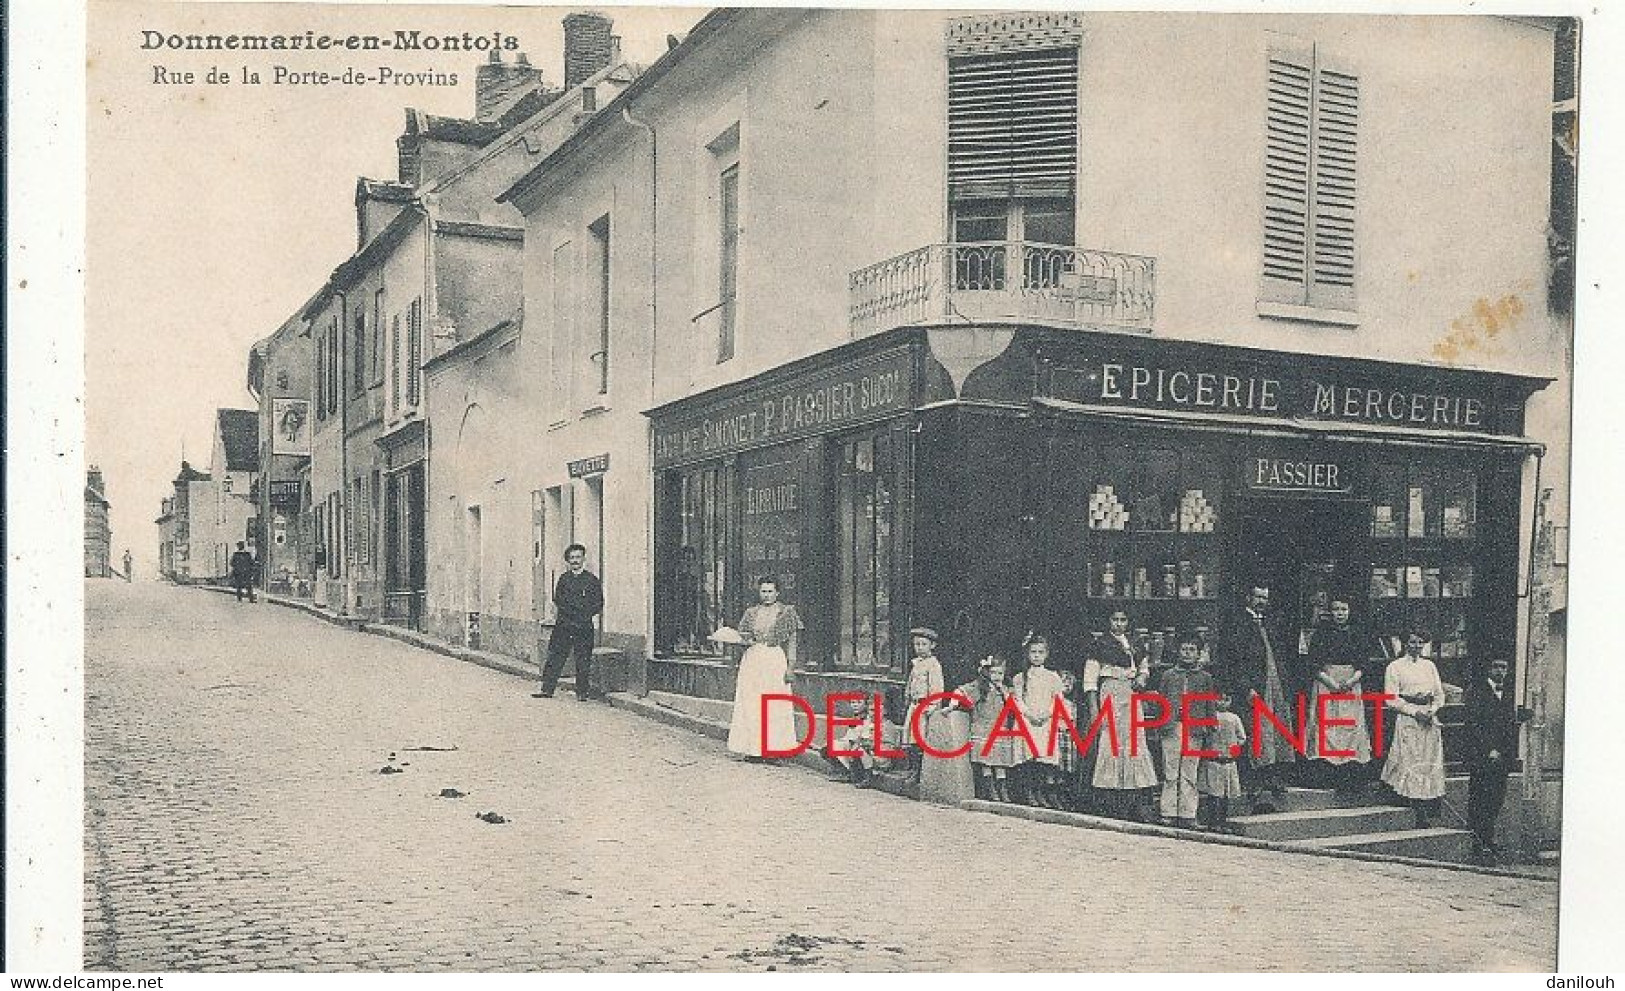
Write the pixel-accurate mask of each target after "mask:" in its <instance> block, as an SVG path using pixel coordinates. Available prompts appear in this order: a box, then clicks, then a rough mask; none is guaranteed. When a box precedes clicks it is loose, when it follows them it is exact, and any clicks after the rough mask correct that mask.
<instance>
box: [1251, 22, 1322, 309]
mask: <svg viewBox="0 0 1625 991" xmlns="http://www.w3.org/2000/svg"><path fill="white" fill-rule="evenodd" d="M1314 64H1315V58H1314V48H1313V47H1312V46H1311V45H1309V44H1307V43H1304V44H1293V43H1292V42H1290V41H1288V40H1286V39H1282V40H1281V41H1277V42H1272V43H1271V44H1270V50H1269V88H1268V97H1267V110H1266V114H1265V141H1264V278H1263V284H1262V285H1261V286H1260V288H1259V295H1260V297H1261V298H1262V299H1265V300H1270V301H1273V302H1281V303H1296V304H1302V303H1303V302H1304V287H1305V286H1306V285H1307V283H1308V278H1309V230H1308V227H1309V224H1308V218H1309V170H1310V154H1309V148H1310V135H1311V133H1312V131H1313V125H1312V119H1313V112H1314V111H1313V107H1314V84H1313V80H1314Z"/></svg>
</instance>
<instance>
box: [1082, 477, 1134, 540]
mask: <svg viewBox="0 0 1625 991" xmlns="http://www.w3.org/2000/svg"><path fill="white" fill-rule="evenodd" d="M1128 521H1129V512H1128V507H1126V506H1124V505H1123V503H1122V500H1120V499H1118V498H1117V495H1116V493H1114V492H1113V491H1112V487H1111V486H1110V485H1101V486H1098V487H1097V488H1096V489H1095V491H1094V492H1093V493H1092V494H1091V495H1090V496H1089V529H1091V530H1125V529H1127V528H1128Z"/></svg>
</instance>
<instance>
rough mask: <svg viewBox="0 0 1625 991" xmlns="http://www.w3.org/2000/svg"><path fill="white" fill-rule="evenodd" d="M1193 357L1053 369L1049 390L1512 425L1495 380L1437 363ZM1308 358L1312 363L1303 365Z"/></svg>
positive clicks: (1437, 425) (1197, 404)
mask: <svg viewBox="0 0 1625 991" xmlns="http://www.w3.org/2000/svg"><path fill="white" fill-rule="evenodd" d="M1272 357H1273V359H1274V360H1272V361H1271V360H1259V361H1245V362H1244V361H1235V360H1227V359H1226V358H1224V357H1223V356H1217V355H1216V356H1213V357H1203V358H1201V359H1200V360H1193V361H1189V362H1179V361H1168V360H1162V359H1160V358H1152V357H1147V356H1127V355H1124V356H1102V357H1099V358H1094V359H1090V360H1088V361H1087V363H1077V364H1073V363H1070V362H1069V363H1068V364H1067V365H1064V366H1052V368H1051V369H1050V375H1049V386H1048V390H1047V392H1048V394H1049V395H1050V396H1053V397H1054V398H1057V399H1064V400H1069V401H1072V402H1079V403H1087V404H1091V405H1106V406H1122V407H1125V408H1138V409H1157V410H1178V411H1186V412H1199V413H1222V414H1226V415H1230V416H1244V417H1259V418H1269V419H1309V420H1332V421H1340V422H1346V423H1361V424H1381V425H1386V426H1395V427H1409V428H1412V429H1425V430H1458V431H1475V432H1492V433H1500V432H1504V425H1502V424H1499V423H1497V422H1496V417H1495V416H1494V415H1493V414H1494V409H1493V407H1492V405H1491V393H1490V389H1489V387H1488V385H1487V384H1481V383H1480V382H1478V381H1476V377H1475V378H1473V379H1468V378H1465V377H1458V376H1456V375H1449V376H1446V375H1444V374H1437V375H1434V374H1429V373H1431V372H1433V371H1434V370H1432V369H1415V370H1414V371H1412V370H1410V369H1406V368H1403V367H1402V366H1394V368H1393V371H1392V372H1389V373H1388V374H1383V373H1382V372H1380V371H1373V370H1372V369H1369V368H1364V367H1350V368H1349V369H1347V370H1342V369H1340V368H1338V367H1337V366H1332V365H1309V363H1308V362H1305V361H1304V360H1303V359H1302V358H1296V359H1295V358H1294V356H1292V355H1284V354H1283V355H1275V356H1272ZM1295 361H1296V362H1303V364H1304V365H1305V366H1306V367H1304V368H1303V369H1302V370H1300V369H1298V368H1294V367H1293V364H1294V363H1295Z"/></svg>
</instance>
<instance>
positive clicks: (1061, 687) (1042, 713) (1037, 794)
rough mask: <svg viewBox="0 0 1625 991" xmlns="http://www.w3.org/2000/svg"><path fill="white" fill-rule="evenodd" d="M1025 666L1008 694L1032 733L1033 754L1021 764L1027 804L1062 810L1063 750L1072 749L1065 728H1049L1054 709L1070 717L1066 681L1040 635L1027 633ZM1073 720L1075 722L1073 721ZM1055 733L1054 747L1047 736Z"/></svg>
mask: <svg viewBox="0 0 1625 991" xmlns="http://www.w3.org/2000/svg"><path fill="white" fill-rule="evenodd" d="M1024 646H1025V649H1026V651H1027V667H1026V669H1025V670H1023V671H1022V672H1021V673H1020V674H1018V675H1016V676H1015V678H1014V679H1013V680H1012V682H1011V686H1010V688H1011V692H1012V693H1013V694H1014V695H1015V697H1016V699H1017V701H1018V703H1019V704H1020V706H1021V715H1022V717H1023V718H1024V719H1026V720H1027V727H1028V729H1029V730H1031V731H1032V736H1033V742H1034V743H1035V744H1036V749H1037V752H1036V753H1029V754H1026V755H1025V757H1026V758H1027V763H1026V764H1025V765H1024V768H1025V773H1026V774H1027V775H1028V779H1027V789H1026V791H1027V795H1026V797H1027V799H1028V801H1029V802H1030V803H1031V804H1033V805H1036V806H1038V807H1039V808H1043V809H1059V808H1064V807H1065V801H1066V799H1065V790H1066V789H1065V783H1066V775H1065V766H1066V765H1065V763H1064V761H1063V758H1062V756H1061V751H1062V749H1063V748H1066V747H1070V746H1072V741H1071V739H1070V737H1069V735H1068V734H1067V732H1066V730H1065V728H1064V727H1052V725H1051V720H1052V719H1053V718H1054V715H1055V711H1056V708H1057V707H1058V706H1063V707H1065V708H1066V709H1067V711H1068V715H1070V714H1071V713H1070V709H1071V706H1070V704H1069V703H1068V702H1067V701H1066V682H1065V681H1063V680H1062V678H1061V676H1060V675H1059V674H1056V673H1055V672H1054V671H1052V670H1051V669H1050V667H1049V655H1050V649H1049V640H1048V639H1047V638H1046V637H1044V636H1043V635H1041V634H1037V633H1032V634H1028V636H1027V641H1026V644H1025V645H1024ZM1074 721H1075V720H1074ZM1052 732H1055V746H1054V748H1051V747H1050V746H1049V740H1050V734H1051V733H1052Z"/></svg>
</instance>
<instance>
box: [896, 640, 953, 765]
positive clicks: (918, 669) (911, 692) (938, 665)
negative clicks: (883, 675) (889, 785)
mask: <svg viewBox="0 0 1625 991" xmlns="http://www.w3.org/2000/svg"><path fill="white" fill-rule="evenodd" d="M908 635H909V639H910V640H912V641H913V645H914V658H913V659H912V660H911V661H909V665H908V682H907V684H906V685H905V686H904V691H903V701H904V702H905V704H906V705H907V708H906V709H905V711H904V713H903V731H904V733H905V736H904V739H905V740H906V741H907V745H906V746H905V748H904V749H906V750H907V751H908V771H909V780H910V781H915V782H917V781H919V780H920V765H921V764H922V763H924V759H925V754H924V752H923V751H921V750H920V742H919V741H918V740H916V739H915V738H914V732H913V730H912V729H911V727H913V726H915V725H919V726H921V727H924V726H925V716H923V715H922V716H920V718H919V722H918V723H915V722H914V710H915V708H916V707H918V706H919V704H920V703H921V702H922V701H924V700H925V699H926V698H927V697H928V696H931V695H935V694H937V693H938V692H941V691H942V690H943V680H942V662H941V661H939V660H937V639H938V637H937V631H936V630H933V629H931V627H929V626H916V627H915V628H914V629H912V630H909V631H908ZM921 732H924V730H923V729H922V730H921Z"/></svg>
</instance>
